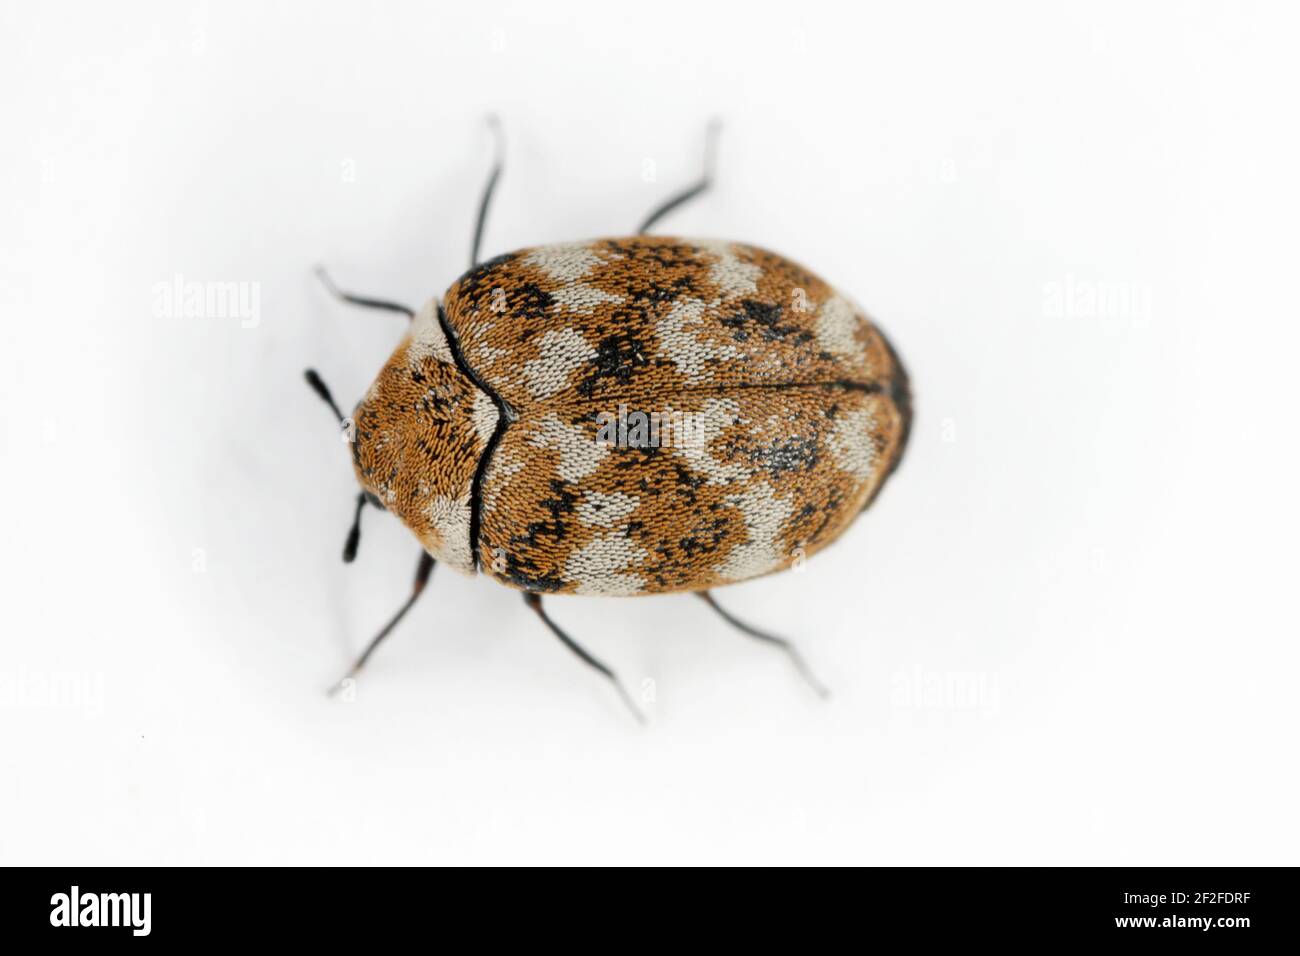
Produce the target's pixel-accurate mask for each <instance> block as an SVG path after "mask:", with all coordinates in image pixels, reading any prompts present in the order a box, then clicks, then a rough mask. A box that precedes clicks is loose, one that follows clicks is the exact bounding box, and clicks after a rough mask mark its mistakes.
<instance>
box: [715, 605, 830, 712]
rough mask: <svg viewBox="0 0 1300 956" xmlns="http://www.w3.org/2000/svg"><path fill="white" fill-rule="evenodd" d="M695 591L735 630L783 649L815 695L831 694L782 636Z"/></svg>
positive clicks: (797, 650)
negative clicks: (739, 616)
mask: <svg viewBox="0 0 1300 956" xmlns="http://www.w3.org/2000/svg"><path fill="white" fill-rule="evenodd" d="M695 593H696V594H698V595H699V596H700V597H701V598H703V599H704V603H705V604H707V605H708V606H709V607H711V608H713V610H715V611H717V612H718V616H719V617H721V618H722V619H723V620H724V621H726V622H727V623H728V624H730V625H731V626H732V627H734V628H736V630H738V631H740V632H741V633H743V634H748V635H749V636H750V637H754V638H757V639H758V640H760V641H766V642H767V643H769V644H775V645H776V646H777V647H779V648H781V649H782V650H783V651H785V653H786V655H787V656H788V657H789V658H790V663H792V664H794V669H795V670H797V671H798V672H799V676H800V677H802V678H803V679H804V680H805V681H807V683H808V686H809V687H811V688H812V689H813V690H814V691H815V692H816V693H817V696H819V697H822V698H826V697H829V696H830V695H831V692H830V691H828V690H827V689H826V685H825V684H823V683H822V682H821V681H819V680H818V679H817V677H816V675H815V674H813V672H812V671H811V670H809V669H808V665H807V664H805V663H804V659H803V657H802V656H801V655H800V654H799V649H798V648H796V647H795V646H794V645H793V644H791V643H790V642H789V641H787V640H786V639H785V638H784V637H777V636H776V635H775V634H769V633H767V632H766V631H760V630H759V629H758V628H756V627H753V626H751V625H749V624H746V623H745V622H744V621H742V620H740V619H739V618H736V617H732V616H731V614H729V613H728V612H727V611H725V610H723V608H722V605H720V604H719V603H718V602H717V601H715V600H713V595H712V594H710V593H709V592H708V591H696V592H695Z"/></svg>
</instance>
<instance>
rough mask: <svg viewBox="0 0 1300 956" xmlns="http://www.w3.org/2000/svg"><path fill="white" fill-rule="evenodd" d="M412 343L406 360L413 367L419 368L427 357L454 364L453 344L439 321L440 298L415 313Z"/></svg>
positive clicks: (430, 301) (412, 326) (412, 324)
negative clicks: (443, 332)
mask: <svg viewBox="0 0 1300 956" xmlns="http://www.w3.org/2000/svg"><path fill="white" fill-rule="evenodd" d="M410 339H411V341H410V345H408V346H407V349H406V361H407V364H409V365H410V366H411V368H419V367H420V365H421V363H423V362H424V360H425V359H428V358H435V359H437V360H438V361H439V362H446V363H447V364H448V365H454V364H455V359H453V358H452V355H451V346H450V345H448V344H447V337H446V336H445V335H443V334H442V325H441V324H439V322H438V300H437V299H430V300H429V301H428V302H426V303H425V305H424V308H422V309H421V310H420V311H419V312H417V313H415V318H414V319H413V320H412V321H411V331H410Z"/></svg>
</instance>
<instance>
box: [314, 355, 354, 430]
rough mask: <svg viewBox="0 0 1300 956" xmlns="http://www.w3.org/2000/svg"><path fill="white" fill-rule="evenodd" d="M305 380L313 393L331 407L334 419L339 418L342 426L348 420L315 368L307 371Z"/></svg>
mask: <svg viewBox="0 0 1300 956" xmlns="http://www.w3.org/2000/svg"><path fill="white" fill-rule="evenodd" d="M303 378H305V379H307V384H308V385H310V386H311V389H312V391H313V392H315V393H316V394H317V395H319V396H320V397H321V400H322V401H323V402H325V404H326V405H328V406H329V407H330V409H331V410H332V411H333V412H334V417H335V418H337V419H338V420H339V424H340V425H342V424H343V423H344V422H345V421H346V420H347V419H345V418H344V417H343V413H342V412H341V411H339V407H338V405H336V404H335V402H334V396H333V395H331V394H330V390H329V388H328V387H326V385H325V382H324V381H323V380H322V379H321V377H320V375H318V374H317V372H316V370H315V369H314V368H309V369H307V371H305V372H303Z"/></svg>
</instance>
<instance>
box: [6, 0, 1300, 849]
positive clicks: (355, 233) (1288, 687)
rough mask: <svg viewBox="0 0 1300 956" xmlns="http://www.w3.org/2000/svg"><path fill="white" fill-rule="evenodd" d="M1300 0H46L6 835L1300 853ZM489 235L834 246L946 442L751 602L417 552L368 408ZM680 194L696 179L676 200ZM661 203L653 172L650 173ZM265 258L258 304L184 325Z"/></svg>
mask: <svg viewBox="0 0 1300 956" xmlns="http://www.w3.org/2000/svg"><path fill="white" fill-rule="evenodd" d="M1296 27H1297V23H1296V22H1295V20H1294V18H1293V15H1292V14H1291V13H1290V12H1289V11H1288V10H1287V8H1286V5H1285V4H1281V3H1279V4H1276V5H1266V4H1238V3H1223V4H1184V3H1172V2H1171V3H1160V4H1157V3H1148V4H1133V3H1129V2H1120V3H1093V2H1090V3H1070V4H1042V3H1032V2H1026V3H1002V4H995V5H991V6H990V5H984V4H980V5H970V4H960V3H952V4H896V3H880V4H856V3H855V4H844V3H840V4H828V5H820V4H815V3H808V2H801V3H797V4H789V3H782V4H778V5H772V6H767V5H763V4H755V3H746V4H730V5H727V6H726V7H725V8H723V7H717V8H715V7H712V6H708V5H705V4H701V3H686V4H680V5H678V4H669V3H654V4H637V5H625V4H607V3H589V4H574V5H566V4H557V3H544V4H526V3H519V4H489V3H456V4H448V5H445V6H444V7H442V8H439V7H436V6H434V5H416V4H409V5H407V4H383V3H357V4H351V5H344V4H320V3H294V4H288V3H283V4H262V3H224V2H223V3H212V4H210V5H209V4H207V3H197V4H196V3H157V4H133V5H131V6H130V7H129V9H127V10H119V9H118V8H117V7H116V6H113V5H107V4H96V3H85V4H81V5H72V4H57V3H39V4H24V5H21V6H19V5H17V4H9V5H6V12H5V13H4V14H3V21H2V22H0V90H2V91H3V92H2V93H0V96H2V97H3V113H4V117H5V119H4V124H3V125H4V132H3V149H2V150H0V210H2V212H0V303H2V305H3V322H2V324H0V336H3V349H2V352H3V355H2V358H0V389H2V390H3V394H2V395H0V399H2V400H3V403H2V407H3V422H4V429H3V441H4V444H3V462H2V465H3V467H2V468H0V474H3V479H0V480H3V483H4V485H3V489H2V490H3V506H2V507H3V519H2V520H3V529H4V531H3V545H2V546H3V562H4V565H3V568H2V569H0V570H2V571H3V578H2V579H0V580H2V582H3V583H2V584H0V587H3V618H2V623H0V630H2V631H3V635H4V636H3V648H0V764H2V766H3V769H2V771H0V820H3V821H4V824H3V826H2V827H0V862H4V863H176V862H181V863H235V862H257V863H272V862H322V863H324V862H330V863H340V862H398V861H405V862H480V863H499V862H593V863H594V862H606V863H670V862H692V863H694V862H743V863H758V862H809V863H820V862H858V863H918V864H920V863H1010V862H1015V863H1114V864H1127V863H1151V864H1157V863H1160V864H1187V863H1207V864H1217V863H1244V864H1249V863H1283V862H1286V863H1296V862H1297V850H1298V849H1300V833H1298V831H1297V823H1296V814H1295V807H1296V805H1297V799H1298V797H1300V794H1298V793H1297V789H1298V788H1297V769H1296V750H1297V748H1296V729H1297V717H1296V696H1297V694H1296V683H1297V680H1296V678H1297V664H1298V663H1300V659H1298V654H1297V647H1296V639H1297V636H1298V635H1297V631H1298V628H1297V614H1296V610H1295V600H1294V599H1295V593H1294V592H1295V583H1296V571H1297V560H1296V541H1297V530H1300V529H1298V528H1297V507H1296V478H1297V475H1296V472H1297V468H1296V466H1297V452H1296V433H1297V427H1296V417H1295V411H1296V406H1297V401H1296V394H1295V391H1296V385H1295V356H1296V354H1297V347H1298V346H1300V331H1297V318H1298V316H1297V307H1296V300H1297V297H1296V281H1295V275H1296V263H1297V241H1296V229H1297V225H1296V224H1297V220H1298V218H1300V217H1298V215H1297V214H1298V213H1300V208H1298V206H1300V204H1298V203H1297V198H1298V197H1297V177H1296V170H1297V164H1298V163H1300V155H1298V153H1297V133H1296V123H1295V106H1294V93H1295V90H1296V89H1297V88H1298V87H1300V75H1298V74H1300V69H1297V67H1296V65H1295V58H1294V50H1293V43H1294V38H1295V35H1296ZM489 110H493V111H496V112H498V113H499V114H500V115H501V117H502V119H503V122H504V124H505V128H506V131H507V134H508V138H509V145H508V161H507V163H508V165H507V169H506V172H505V176H504V178H503V180H502V182H501V187H500V190H499V192H498V195H497V204H496V207H495V210H494V212H493V216H492V218H491V222H490V224H489V227H488V230H487V235H486V241H485V253H486V254H488V255H493V254H496V253H499V252H503V251H507V250H510V249H513V248H518V247H521V246H525V245H530V244H535V243H539V242H545V241H557V240H565V239H579V238H587V237H594V236H600V235H611V234H614V235H616V234H621V233H627V232H629V231H631V230H632V229H634V228H635V224H636V223H637V222H638V221H639V220H640V218H641V217H642V216H643V215H644V214H645V213H646V212H647V211H648V210H649V209H650V208H651V207H652V206H653V205H655V204H656V202H658V201H659V200H660V199H661V198H663V197H664V196H665V195H666V194H668V193H670V192H672V191H673V190H675V189H677V188H679V187H680V186H681V185H683V184H685V183H686V182H688V181H689V180H690V179H691V178H692V177H693V176H694V175H696V171H697V168H698V165H699V162H700V153H701V148H702V143H703V130H704V126H705V122H706V120H707V118H708V117H709V116H711V115H715V114H716V115H719V116H721V117H722V118H723V120H724V122H725V124H726V126H725V130H724V133H723V138H722V141H721V148H720V153H719V167H718V183H717V188H716V190H715V191H713V192H712V193H711V194H710V195H708V196H707V197H704V198H702V199H701V200H700V201H698V202H696V203H694V204H693V205H691V206H690V207H689V208H686V209H683V210H682V211H681V212H680V213H678V214H676V215H674V216H673V217H672V219H671V220H668V221H666V222H665V223H664V225H663V227H661V231H670V232H675V233H680V234H683V235H688V236H717V237H724V238H730V239H736V240H743V241H746V242H751V243H755V244H759V245H763V246H767V247H769V248H772V249H775V250H777V251H780V252H782V253H784V254H786V255H788V256H791V257H792V258H794V259H796V260H799V261H801V262H803V263H806V264H807V265H809V266H810V267H812V268H813V269H814V270H815V271H817V272H819V273H820V274H822V275H823V276H825V277H826V278H827V279H828V280H829V281H831V282H832V283H833V284H835V285H837V286H839V287H840V288H842V289H843V290H844V291H845V292H847V293H848V294H850V295H852V296H854V297H855V298H857V299H859V300H860V301H862V302H863V303H864V304H865V305H866V306H867V308H868V309H869V310H870V311H871V312H872V313H873V314H874V315H875V316H876V317H877V318H878V319H879V321H880V323H881V325H882V326H883V327H884V328H885V329H886V330H887V331H888V332H889V334H890V335H891V337H892V338H893V340H894V342H895V344H896V345H897V347H898V349H899V351H900V352H901V354H902V356H903V357H904V359H905V360H906V362H907V363H908V365H909V366H910V369H911V371H912V376H913V382H914V386H915V392H916V397H917V408H918V417H917V419H916V425H915V431H914V433H913V438H912V444H911V447H910V449H909V451H908V454H907V457H906V460H905V462H904V466H903V467H902V469H901V470H900V471H899V473H898V474H897V475H896V476H895V478H894V479H893V481H892V482H891V483H890V485H889V486H888V487H887V488H886V490H885V492H884V494H883V495H882V496H881V498H880V499H879V501H878V502H877V503H876V505H875V506H874V507H873V508H872V510H871V511H870V512H868V513H867V515H866V516H864V517H863V518H862V519H861V520H860V521H858V522H857V524H856V525H855V526H854V527H853V528H852V529H851V530H850V531H849V533H848V534H847V535H846V536H845V537H844V539H843V540H841V541H840V542H839V543H838V544H837V545H836V546H835V547H833V548H832V549H830V550H829V551H827V552H825V553H824V554H822V555H819V556H818V557H816V558H814V559H812V560H811V561H810V562H809V564H808V565H807V567H806V568H805V569H804V572H803V573H801V574H787V575H783V576H778V577H774V578H770V579H766V580H762V581H758V582H752V583H748V584H744V585H740V586H737V587H734V588H729V589H726V590H724V591H722V592H720V593H719V598H720V600H722V601H723V602H724V603H726V604H727V605H728V606H730V607H731V608H732V609H733V610H736V611H738V612H741V613H743V614H744V615H747V616H748V617H749V618H751V619H752V620H754V621H756V622H761V623H762V624H764V625H766V626H768V627H770V628H773V629H776V630H780V631H782V632H785V633H788V634H790V635H792V636H795V637H797V638H798V639H799V640H800V642H801V645H802V647H803V648H804V650H805V653H806V655H807V656H808V658H809V659H810V660H811V662H812V663H813V664H814V666H815V668H816V669H817V670H818V671H819V672H820V673H821V674H822V676H823V677H824V678H825V680H826V681H827V682H828V683H829V684H830V685H831V686H832V688H833V690H834V696H833V698H832V700H831V701H830V702H829V703H822V702H820V701H819V700H817V699H816V698H815V697H814V696H813V695H812V694H811V693H810V692H809V691H808V689H807V688H806V687H804V686H803V685H801V684H800V683H799V682H798V681H797V679H796V678H795V677H794V675H793V673H792V672H791V670H790V669H789V667H788V666H787V663H786V661H785V660H784V659H783V658H782V657H781V656H780V655H779V654H776V653H774V652H772V651H771V650H770V649H768V648H765V647H763V646H760V645H757V644H754V643H752V642H750V641H749V640H747V639H745V638H743V637H741V636H740V635H738V634H735V633H734V632H732V631H730V630H729V629H728V628H727V627H726V626H725V625H724V624H723V623H722V622H721V621H719V620H717V619H716V618H714V617H713V616H712V615H711V613H710V612H709V611H708V609H707V608H705V607H704V606H703V605H702V604H701V603H700V602H698V601H695V600H692V599H690V598H689V597H663V598H640V599H622V600H617V599H606V600H593V599H585V598H560V599H555V600H554V601H552V602H551V605H552V612H553V614H554V615H555V617H556V618H557V619H558V620H560V621H561V622H563V623H564V624H565V625H566V626H568V628H569V629H570V631H571V632H572V633H573V634H574V635H575V636H577V637H578V638H579V639H580V640H582V641H583V642H585V643H586V644H587V645H588V646H589V647H590V648H591V649H592V650H593V651H594V652H596V653H597V654H598V655H599V656H601V657H603V658H604V659H606V660H607V661H609V662H610V663H611V664H612V665H613V666H615V667H616V669H617V670H619V671H620V672H621V673H622V675H623V676H624V678H625V680H626V681H627V682H628V683H630V684H631V685H633V687H634V688H636V689H637V691H638V692H640V691H642V690H643V689H644V688H645V687H648V686H650V685H647V684H645V683H644V682H646V681H653V689H654V697H655V699H654V701H653V703H648V704H647V710H648V711H649V712H650V715H651V720H650V725H649V727H648V728H646V729H640V728H638V727H637V726H636V725H635V724H634V723H633V722H632V721H631V720H630V719H629V718H628V716H627V714H626V713H625V712H624V711H623V710H622V709H621V707H620V704H619V702H618V700H617V698H616V697H615V696H614V694H613V693H612V692H611V691H610V689H609V688H608V687H607V686H606V685H605V684H603V683H602V682H601V681H600V680H599V679H598V678H596V677H595V676H594V675H592V674H591V673H590V672H588V671H587V670H586V669H584V668H583V667H582V666H581V665H580V664H579V663H578V662H576V661H575V660H574V659H572V658H571V657H570V656H569V654H568V653H567V652H565V651H564V649H563V648H562V647H560V646H559V645H558V644H557V643H556V642H555V640H554V639H553V638H551V637H550V636H549V635H548V634H547V633H546V632H545V631H543V630H542V629H541V626H540V624H539V622H537V621H536V620H535V618H534V617H533V616H532V615H531V614H530V612H529V611H528V610H527V609H526V608H525V607H524V606H523V604H522V602H521V601H520V600H519V598H518V597H517V595H516V594H515V593H513V592H511V591H508V590H506V589H504V588H501V587H499V586H497V585H495V584H493V583H491V582H490V581H487V580H485V579H479V580H469V579H465V578H461V577H459V576H457V575H455V574H454V573H451V572H449V571H447V570H446V569H439V571H438V572H437V574H436V575H435V577H434V580H433V583H432V585H431V587H430V589H429V591H428V592H427V594H426V596H425V598H424V599H423V600H422V602H421V603H420V604H419V605H418V606H417V608H416V610H415V611H414V612H413V613H412V615H411V616H410V617H409V618H408V620H407V621H406V623H405V624H404V625H403V626H402V628H401V629H400V631H398V632H397V633H396V634H395V635H394V636H393V637H392V639H391V640H390V642H389V643H388V644H387V645H386V646H385V647H384V648H383V650H382V651H381V653H380V654H379V655H377V657H376V658H375V659H374V661H373V666H372V668H371V669H370V670H369V672H368V673H367V674H366V675H365V676H364V677H363V679H362V681H361V684H360V687H359V693H358V697H357V700H356V701H355V702H353V703H350V704H349V703H343V702H340V701H337V700H334V701H331V700H327V699H326V697H325V695H324V693H323V690H324V689H325V687H326V686H327V685H328V684H329V683H330V682H331V681H332V680H333V679H334V678H336V677H337V676H338V675H339V674H340V673H341V671H342V670H343V669H344V668H345V666H346V664H347V663H348V662H349V660H350V658H351V657H352V655H354V654H355V653H356V652H357V651H358V650H359V649H360V648H361V647H362V646H363V644H364V643H365V641H366V640H367V639H368V638H369V637H370V636H371V634H372V633H373V632H374V631H375V630H376V628H377V627H378V626H379V625H380V624H381V623H382V622H383V621H384V620H385V619H386V617H387V616H388V615H389V614H390V613H391V612H392V611H393V610H394V609H395V608H396V607H397V605H398V604H399V603H400V602H401V601H402V599H403V598H404V596H405V594H406V591H407V588H408V583H409V579H410V575H411V572H412V570H413V567H414V563H415V557H416V554H417V550H416V545H415V544H414V542H413V540H412V539H411V538H410V536H409V534H408V533H407V532H406V531H404V530H403V529H402V528H401V527H400V526H399V525H398V524H397V523H396V522H395V521H394V520H393V519H392V518H391V517H389V516H387V515H381V514H378V513H374V512H372V513H370V514H368V515H367V519H368V520H367V522H366V526H365V533H364V536H363V539H362V544H361V553H360V557H359V559H358V561H357V562H356V564H354V565H352V566H344V565H343V564H342V563H341V562H340V560H339V552H340V549H341V546H342V542H343V537H344V533H345V531H346V528H347V524H348V521H349V518H350V509H351V502H352V497H353V494H354V491H355V484H354V480H353V477H352V471H351V467H350V464H349V461H348V456H347V453H346V450H345V448H344V446H342V445H341V444H340V443H339V442H338V440H337V436H336V429H335V426H334V424H333V422H332V420H331V418H330V416H329V413H328V411H327V410H326V409H325V408H324V406H322V405H321V404H320V402H319V401H318V400H317V399H316V398H315V397H314V396H313V395H312V394H311V393H310V392H309V391H308V389H307V388H306V387H305V385H304V384H303V382H302V378H301V371H302V369H303V368H304V367H305V366H308V365H312V366H316V367H317V368H319V369H320V370H321V372H322V374H323V375H324V376H325V378H326V380H327V381H328V382H329V383H330V384H331V385H332V387H333V388H334V389H335V391H336V392H337V393H338V394H339V396H340V398H341V399H342V400H343V402H344V403H345V404H347V405H350V404H351V403H352V402H353V401H354V400H355V398H356V396H358V395H360V394H361V392H362V391H363V390H364V389H365V387H366V386H367V384H368V383H369V381H370V379H371V378H372V376H373V375H374V373H375V372H376V371H377V369H378V367H379V365H380V363H381V362H382V361H383V359H384V358H385V357H386V356H387V354H388V352H389V351H390V350H391V349H392V347H393V345H394V344H395V342H396V341H397V339H398V338H399V336H400V335H401V332H402V327H403V322H402V320H401V319H400V318H399V317H395V316H390V315H385V314H382V313H370V312H366V311H361V310H354V309H350V308H348V307H346V306H342V305H340V304H338V303H336V302H334V301H332V300H330V299H329V298H328V297H327V296H326V295H325V294H324V292H323V291H322V289H321V288H320V287H319V286H318V285H317V284H316V283H315V280H314V279H313V278H312V275H311V267H312V265H313V264H314V263H316V262H324V263H327V264H328V265H329V266H330V267H331V268H332V270H333V271H334V273H335V275H336V277H337V278H338V279H339V281H340V282H341V283H343V284H346V285H347V286H349V287H351V288H354V289H356V290H357V291H360V292H366V293H371V294H376V295H380V296H388V297H392V298H396V299H398V300H399V301H405V302H408V303H412V304H418V303H419V302H420V301H422V300H423V299H424V298H426V297H428V296H430V295H435V294H440V293H441V292H442V290H444V289H445V288H446V287H447V285H449V284H450V282H451V281H452V280H453V279H454V278H455V277H456V276H457V275H458V274H459V273H460V272H461V271H462V270H463V269H464V267H465V264H466V261H465V260H466V257H467V253H468V245H469V235H470V229H471V224H472V220H473V214H474V208H475V206H476V202H477V197H478V192H479V189H480V187H481V185H482V182H483V180H484V177H485V174H486V171H487V168H488V164H489V161H490V140H489V137H488V134H487V131H486V128H485V126H484V124H483V116H484V114H485V113H486V112H488V111H489ZM651 172H653V176H651ZM651 179H652V180H653V181H650V180H651ZM177 275H181V276H183V277H184V279H185V280H187V281H200V282H220V281H232V282H247V283H257V289H258V290H259V294H260V313H259V318H260V321H259V322H258V324H257V325H256V327H255V328H244V327H242V326H243V323H241V322H240V321H239V320H238V319H234V318H219V317H217V318H207V319H203V318H184V317H182V316H174V315H173V316H166V315H163V316H158V315H155V314H154V309H153V298H154V289H155V286H156V285H157V284H158V283H166V282H171V281H173V278H174V277H175V276H177Z"/></svg>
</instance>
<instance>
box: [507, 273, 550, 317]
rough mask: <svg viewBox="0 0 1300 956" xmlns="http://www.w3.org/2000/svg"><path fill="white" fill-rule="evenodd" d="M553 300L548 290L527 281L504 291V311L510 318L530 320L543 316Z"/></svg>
mask: <svg viewBox="0 0 1300 956" xmlns="http://www.w3.org/2000/svg"><path fill="white" fill-rule="evenodd" d="M554 302H555V300H554V299H553V298H552V297H551V294H550V293H549V292H547V291H546V290H545V289H543V288H542V287H541V286H539V285H538V284H537V283H535V282H528V283H525V284H524V285H521V286H517V287H516V288H514V289H511V290H510V291H509V292H507V293H506V312H507V313H508V314H509V315H510V317H511V318H516V319H528V320H529V321H532V320H535V319H541V318H544V317H545V316H546V313H547V310H549V309H550V307H551V305H552V304H553V303H554Z"/></svg>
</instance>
